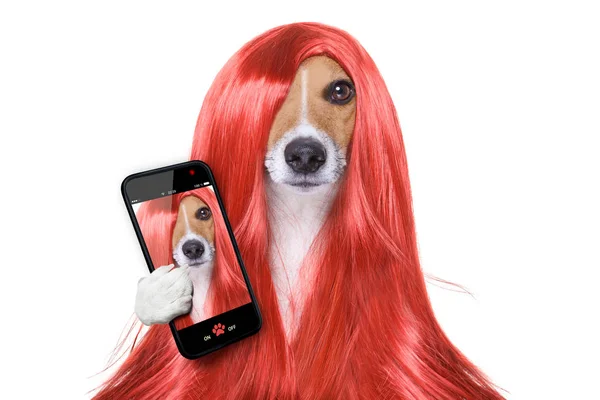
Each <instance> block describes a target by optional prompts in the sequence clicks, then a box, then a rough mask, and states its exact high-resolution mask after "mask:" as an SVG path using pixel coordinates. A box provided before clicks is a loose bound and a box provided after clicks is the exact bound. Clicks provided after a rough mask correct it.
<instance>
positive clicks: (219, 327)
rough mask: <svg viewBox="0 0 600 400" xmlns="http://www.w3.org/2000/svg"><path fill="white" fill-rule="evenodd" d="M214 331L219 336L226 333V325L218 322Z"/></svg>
mask: <svg viewBox="0 0 600 400" xmlns="http://www.w3.org/2000/svg"><path fill="white" fill-rule="evenodd" d="M212 331H213V333H214V334H215V335H216V336H219V335H221V334H223V333H225V325H222V324H221V323H218V324H216V325H215V326H214V327H213V330H212Z"/></svg>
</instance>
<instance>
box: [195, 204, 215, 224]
mask: <svg viewBox="0 0 600 400" xmlns="http://www.w3.org/2000/svg"><path fill="white" fill-rule="evenodd" d="M211 215H212V212H211V211H210V209H209V208H208V207H202V208H199V209H198V211H196V218H198V219H200V220H202V221H206V220H207V219H209V218H210V216H211Z"/></svg>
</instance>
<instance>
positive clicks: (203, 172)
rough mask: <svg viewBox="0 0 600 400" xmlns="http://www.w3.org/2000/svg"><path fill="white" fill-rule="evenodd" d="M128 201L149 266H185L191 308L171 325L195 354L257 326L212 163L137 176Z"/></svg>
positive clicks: (128, 187) (129, 183)
mask: <svg viewBox="0 0 600 400" xmlns="http://www.w3.org/2000/svg"><path fill="white" fill-rule="evenodd" d="M123 189H124V190H123V193H124V196H125V201H126V203H128V206H129V209H130V215H131V214H133V217H132V219H135V222H134V225H135V226H136V232H137V233H138V238H140V243H141V244H142V248H143V249H144V254H145V256H146V259H147V261H148V264H149V266H150V269H151V270H153V269H156V268H159V267H161V266H165V265H173V266H172V267H169V268H185V269H186V271H187V274H188V276H189V277H190V279H191V281H192V284H193V294H192V308H191V311H190V313H189V314H186V315H182V316H180V317H177V318H175V319H174V320H173V321H172V322H171V328H172V330H174V331H175V332H174V335H175V338H176V341H177V342H178V346H179V348H180V351H181V352H182V354H183V355H184V356H186V357H188V358H195V357H197V356H199V355H202V354H205V353H207V352H209V351H211V350H214V349H215V348H218V347H222V346H224V345H225V344H228V343H229V342H233V341H235V340H237V339H240V338H241V337H244V336H247V335H249V334H252V333H254V332H255V331H257V330H258V328H260V314H259V312H258V307H257V306H256V302H255V299H254V296H253V294H252V289H251V287H250V283H249V281H248V278H247V275H246V272H245V269H244V265H243V262H242V260H241V257H240V254H239V251H238V249H237V244H236V242H235V237H234V236H233V234H232V232H231V228H230V227H229V223H228V221H227V218H226V214H225V211H224V208H223V203H222V201H221V199H220V197H219V194H218V190H217V189H216V185H215V182H214V178H213V176H212V173H211V172H210V169H208V167H207V166H206V165H205V164H203V163H199V162H190V163H185V164H180V165H178V166H173V167H167V168H164V169H161V170H155V171H149V172H146V173H142V174H136V175H133V176H132V177H129V178H127V179H126V180H125V182H124V184H123Z"/></svg>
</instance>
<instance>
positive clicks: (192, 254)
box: [172, 196, 216, 323]
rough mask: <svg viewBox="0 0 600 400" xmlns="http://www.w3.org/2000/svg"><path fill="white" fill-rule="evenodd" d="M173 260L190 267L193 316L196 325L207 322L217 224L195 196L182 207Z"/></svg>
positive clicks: (176, 226)
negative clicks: (207, 303) (207, 304)
mask: <svg viewBox="0 0 600 400" xmlns="http://www.w3.org/2000/svg"><path fill="white" fill-rule="evenodd" d="M172 248H173V260H174V261H175V264H176V265H177V266H179V267H184V268H185V267H189V268H188V270H187V273H188V275H189V277H190V279H191V280H192V284H193V296H192V309H191V312H190V316H191V318H192V321H193V322H194V323H196V322H199V321H202V320H204V319H205V318H206V310H205V307H204V306H205V302H206V295H207V292H208V288H209V286H210V281H211V276H212V273H213V269H214V260H215V255H216V254H215V222H214V219H213V214H212V211H211V209H210V208H209V207H208V206H207V205H206V203H204V202H203V201H202V200H200V199H199V198H198V197H195V196H186V197H184V198H183V199H182V200H181V202H180V203H179V210H178V212H177V220H176V222H175V227H174V229H173V236H172Z"/></svg>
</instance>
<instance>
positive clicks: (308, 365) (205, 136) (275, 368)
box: [97, 23, 503, 400]
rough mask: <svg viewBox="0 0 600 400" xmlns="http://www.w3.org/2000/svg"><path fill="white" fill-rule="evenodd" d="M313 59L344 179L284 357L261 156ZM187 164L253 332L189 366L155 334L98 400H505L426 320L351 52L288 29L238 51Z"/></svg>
mask: <svg viewBox="0 0 600 400" xmlns="http://www.w3.org/2000/svg"><path fill="white" fill-rule="evenodd" d="M316 55H325V56H327V57H329V58H331V59H333V60H335V61H336V62H337V63H338V64H340V65H341V66H342V68H344V70H345V71H346V73H347V74H348V75H349V76H350V77H351V79H352V81H353V82H354V85H355V87H356V90H357V97H356V122H355V128H354V133H353V138H352V142H351V144H350V147H349V149H348V150H349V153H348V156H349V162H348V167H347V170H346V174H345V176H344V178H343V181H342V183H341V186H340V189H339V192H338V194H337V197H336V199H335V200H334V202H333V205H332V208H331V211H330V213H329V216H328V218H327V220H326V221H325V223H324V225H323V227H322V229H321V231H320V232H319V234H318V235H317V238H316V239H315V242H314V244H313V246H312V248H311V250H310V252H309V255H308V257H310V260H311V261H310V262H311V264H312V265H313V270H314V271H315V274H316V276H315V278H314V284H313V286H312V288H311V292H310V293H309V294H308V297H307V300H306V303H305V305H304V310H305V311H304V313H303V315H302V317H301V320H300V324H299V328H298V330H297V334H296V336H295V337H294V339H293V340H292V341H291V342H290V343H288V342H287V340H286V336H285V333H284V326H283V323H282V319H281V316H280V313H279V309H278V302H277V296H276V292H275V289H274V286H273V282H272V280H271V273H270V269H269V257H268V249H269V244H270V230H269V225H268V219H267V201H266V194H265V180H264V178H265V170H264V156H265V152H266V148H267V139H268V137H269V131H270V129H271V124H272V122H273V120H274V117H275V115H276V113H277V111H278V109H279V108H280V106H281V105H282V103H283V101H284V99H285V97H286V95H287V93H288V89H289V87H290V84H291V82H292V80H293V78H294V76H295V74H296V71H297V70H298V67H299V65H300V63H302V61H304V60H305V59H307V58H308V57H311V56H316ZM191 158H192V159H201V160H204V161H206V162H207V163H208V164H209V165H210V166H211V167H212V169H213V172H214V174H215V177H216V180H217V182H218V183H219V189H220V191H221V192H222V195H223V199H224V201H225V208H226V210H227V213H228V215H229V218H230V221H231V223H232V226H233V227H234V230H235V234H236V238H237V240H238V244H239V247H240V251H241V253H242V257H243V259H244V262H245V265H246V268H247V270H248V275H249V276H250V279H251V282H252V285H253V288H254V290H255V294H256V297H257V299H258V302H259V306H260V309H261V312H262V316H263V329H262V330H261V331H260V332H259V333H258V334H256V335H254V336H252V337H250V338H248V339H245V340H242V341H241V342H239V343H236V344H234V345H232V346H229V347H227V348H225V349H223V350H220V351H218V352H216V353H213V354H211V355H209V356H207V357H204V358H202V359H200V360H196V361H188V360H185V359H183V357H180V356H179V355H178V354H177V350H176V349H175V344H174V342H173V340H172V338H170V337H169V335H170V333H169V330H168V327H166V326H153V327H152V328H151V329H150V331H149V332H148V334H147V335H146V336H145V337H144V338H143V339H142V342H141V343H140V344H139V346H137V347H136V348H135V349H134V350H133V352H132V354H131V355H130V356H129V358H128V359H127V360H126V362H125V363H124V365H123V366H122V367H121V368H120V369H119V371H118V372H117V374H116V375H115V376H114V377H113V378H111V379H110V380H109V381H108V382H107V383H106V384H105V386H104V387H103V389H102V390H101V391H100V393H99V394H98V396H97V398H99V399H114V398H127V399H131V398H135V399H154V398H185V399H188V398H189V399H196V398H204V397H205V396H206V397H207V398H213V397H214V398H219V399H375V398H400V399H469V400H473V399H502V398H503V397H502V396H501V395H500V394H498V392H497V391H496V389H495V388H494V385H493V384H491V383H490V381H489V380H488V379H487V378H486V377H485V376H484V375H483V374H482V373H481V372H480V371H479V370H478V369H477V368H476V367H475V366H474V365H473V364H472V363H471V362H470V361H469V360H468V359H467V358H466V357H465V356H464V355H463V354H462V353H461V352H460V351H459V350H458V349H457V348H456V347H454V346H453V345H452V343H451V342H450V341H449V340H448V338H447V337H446V335H445V334H444V333H443V331H442V329H441V328H440V326H439V324H438V323H437V321H436V319H435V317H434V313H433V310H432V308H431V304H430V302H429V298H428V296H427V292H426V286H425V279H424V276H423V272H422V270H421V267H420V264H419V258H418V252H417V242H416V235H415V226H414V218H413V209H412V197H411V191H410V183H409V177H408V168H407V163H406V155H405V150H404V143H403V140H402V135H401V131H400V125H399V123H398V118H397V115H396V111H395V108H394V105H393V103H392V100H391V97H390V95H389V93H388V91H387V88H386V86H385V83H384V82H383V79H382V77H381V75H380V73H379V71H378V70H377V67H376V66H375V63H374V62H373V60H372V59H371V58H370V56H369V55H368V54H367V52H366V51H365V50H364V49H363V48H362V47H361V46H360V44H359V43H358V42H357V41H356V40H355V39H354V38H352V37H351V36H350V35H348V34H347V33H346V32H343V31H340V30H338V29H335V28H332V27H328V26H325V25H321V24H315V23H297V24H291V25H285V26H281V27H278V28H275V29H272V30H270V31H268V32H266V33H264V34H262V35H260V36H259V37H257V38H255V39H254V40H252V41H251V42H249V43H247V44H246V45H245V46H244V47H243V48H242V49H241V50H239V51H238V52H237V53H236V54H235V55H234V56H233V57H232V58H231V59H230V60H229V62H228V63H227V64H226V65H225V67H224V68H223V69H222V70H221V72H220V73H219V74H218V75H217V77H216V79H215V82H214V83H213V85H212V87H211V88H210V90H209V92H208V93H207V95H206V99H205V101H204V104H203V107H202V110H201V112H200V116H199V118H198V124H197V126H196V132H195V137H194V143H193V149H192V157H191Z"/></svg>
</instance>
